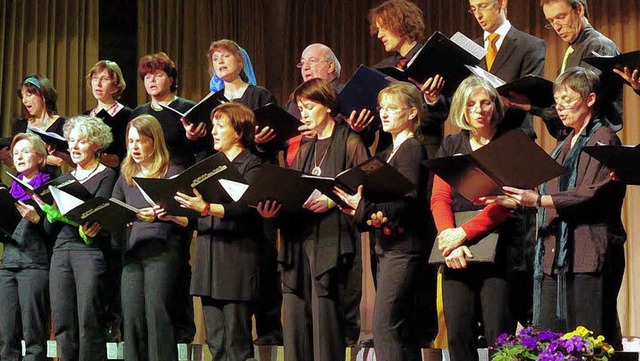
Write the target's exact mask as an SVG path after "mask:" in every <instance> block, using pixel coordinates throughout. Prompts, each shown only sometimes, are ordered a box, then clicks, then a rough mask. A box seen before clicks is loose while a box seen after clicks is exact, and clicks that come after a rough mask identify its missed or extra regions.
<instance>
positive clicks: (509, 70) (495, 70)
mask: <svg viewBox="0 0 640 361" xmlns="http://www.w3.org/2000/svg"><path fill="white" fill-rule="evenodd" d="M507 2H508V1H507V0H469V10H468V11H469V13H470V14H471V15H473V16H474V17H475V18H476V20H477V21H478V24H479V25H480V27H481V28H482V30H484V35H483V37H482V38H481V39H476V42H477V43H478V44H481V45H484V48H485V50H486V51H487V55H486V56H485V58H484V59H482V61H481V62H480V64H479V66H480V67H481V68H483V69H485V70H487V71H489V72H490V73H491V74H493V75H495V76H497V77H498V78H500V79H502V80H504V81H506V82H510V81H512V80H516V79H519V78H522V77H524V76H526V75H530V74H533V75H538V76H542V73H543V71H544V57H545V52H546V48H547V46H546V44H545V42H544V40H542V39H539V38H536V37H535V36H532V35H529V34H527V33H524V32H522V31H520V30H518V29H516V28H515V27H514V26H513V25H511V22H509V20H507ZM503 124H504V126H505V127H507V128H509V129H515V128H521V129H522V130H523V131H525V132H526V133H527V134H528V135H529V136H531V137H532V138H535V136H536V134H535V132H534V130H533V122H532V117H531V115H529V114H527V113H526V112H524V111H522V110H520V109H515V108H509V109H508V110H507V113H506V115H505V119H504V121H503Z"/></svg>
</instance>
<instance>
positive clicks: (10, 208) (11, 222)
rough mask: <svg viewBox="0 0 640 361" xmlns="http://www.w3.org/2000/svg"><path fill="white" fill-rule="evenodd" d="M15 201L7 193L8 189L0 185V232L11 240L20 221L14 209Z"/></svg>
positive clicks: (18, 213) (20, 218) (20, 217)
mask: <svg viewBox="0 0 640 361" xmlns="http://www.w3.org/2000/svg"><path fill="white" fill-rule="evenodd" d="M15 204H16V200H15V199H14V198H13V196H12V195H11V193H9V188H8V187H7V186H6V185H4V184H3V183H0V207H2V208H3V211H2V217H0V232H1V233H3V234H4V235H5V236H7V237H9V238H11V236H12V235H13V232H14V231H15V229H16V227H17V226H18V223H20V221H21V220H22V216H21V215H20V212H18V209H17V208H16V207H15Z"/></svg>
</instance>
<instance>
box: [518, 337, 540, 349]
mask: <svg viewBox="0 0 640 361" xmlns="http://www.w3.org/2000/svg"><path fill="white" fill-rule="evenodd" d="M520 344H521V345H522V346H524V347H526V348H527V349H529V350H530V351H533V350H535V349H536V348H537V347H538V341H536V339H535V338H533V337H523V338H522V340H521V341H520Z"/></svg>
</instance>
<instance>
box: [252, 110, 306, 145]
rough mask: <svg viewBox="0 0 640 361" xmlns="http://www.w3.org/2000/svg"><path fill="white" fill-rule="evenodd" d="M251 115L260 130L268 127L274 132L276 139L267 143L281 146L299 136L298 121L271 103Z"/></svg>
mask: <svg viewBox="0 0 640 361" xmlns="http://www.w3.org/2000/svg"><path fill="white" fill-rule="evenodd" d="M253 113H254V114H255V116H256V122H257V123H258V126H259V127H260V129H262V128H264V127H267V126H268V127H269V128H271V129H273V130H274V131H275V132H276V137H275V138H274V139H272V140H271V141H270V142H269V143H274V144H282V143H284V142H285V141H287V140H289V139H291V138H293V137H295V136H296V135H298V134H300V131H299V130H298V127H299V126H300V124H301V123H300V121H299V120H298V119H296V117H294V116H293V115H291V114H289V113H287V111H286V110H284V109H282V108H280V107H279V106H277V105H275V104H273V103H269V104H267V105H265V106H263V107H260V108H258V109H256V110H254V111H253Z"/></svg>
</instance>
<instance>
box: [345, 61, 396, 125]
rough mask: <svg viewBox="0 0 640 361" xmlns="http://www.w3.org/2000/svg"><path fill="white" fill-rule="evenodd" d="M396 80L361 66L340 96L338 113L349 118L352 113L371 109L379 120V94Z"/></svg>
mask: <svg viewBox="0 0 640 361" xmlns="http://www.w3.org/2000/svg"><path fill="white" fill-rule="evenodd" d="M395 81H396V80H395V79H393V78H391V77H389V76H387V75H385V74H383V73H382V72H380V71H378V70H376V69H373V68H370V67H368V66H365V65H362V64H360V66H359V67H358V69H356V71H355V73H353V75H351V78H350V79H349V81H348V82H347V84H345V86H344V88H342V90H341V91H340V94H338V113H340V114H342V115H344V116H346V117H349V115H351V112H352V111H354V110H355V111H357V112H360V111H361V110H362V109H369V110H370V111H371V112H372V114H373V115H374V116H375V117H376V118H377V119H378V118H379V115H378V111H377V109H376V108H377V106H378V93H380V91H381V90H382V89H384V88H386V87H387V86H389V85H390V84H391V83H392V82H395Z"/></svg>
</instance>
